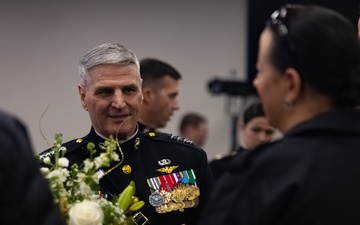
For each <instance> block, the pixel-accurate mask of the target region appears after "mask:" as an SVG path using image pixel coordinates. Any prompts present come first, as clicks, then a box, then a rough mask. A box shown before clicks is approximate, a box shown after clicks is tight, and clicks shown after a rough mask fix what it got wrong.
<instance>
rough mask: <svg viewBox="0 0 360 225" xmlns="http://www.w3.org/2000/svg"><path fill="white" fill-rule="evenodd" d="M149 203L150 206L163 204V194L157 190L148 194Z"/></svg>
mask: <svg viewBox="0 0 360 225" xmlns="http://www.w3.org/2000/svg"><path fill="white" fill-rule="evenodd" d="M149 203H150V205H152V206H155V207H159V206H161V205H163V204H164V196H162V195H161V194H160V192H159V191H158V190H156V191H155V192H154V193H152V194H151V195H150V196H149Z"/></svg>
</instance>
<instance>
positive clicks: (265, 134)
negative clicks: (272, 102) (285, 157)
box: [209, 102, 276, 180]
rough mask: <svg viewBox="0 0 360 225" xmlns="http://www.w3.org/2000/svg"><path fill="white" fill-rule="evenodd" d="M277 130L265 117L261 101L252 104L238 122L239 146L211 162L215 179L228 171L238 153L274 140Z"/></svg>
mask: <svg viewBox="0 0 360 225" xmlns="http://www.w3.org/2000/svg"><path fill="white" fill-rule="evenodd" d="M275 131H276V130H275V128H274V127H272V126H270V124H269V121H268V119H267V118H266V117H265V113H264V110H263V107H262V104H261V103H260V102H254V103H252V104H250V105H249V106H248V107H247V108H246V109H245V111H244V113H243V115H242V117H241V119H240V122H239V123H238V135H239V147H238V148H237V149H235V150H234V151H232V152H231V153H230V154H229V155H227V156H225V157H221V158H218V159H214V160H212V161H211V162H210V164H209V165H210V168H211V171H212V173H213V177H214V180H218V178H219V177H220V176H221V175H222V174H223V173H224V172H225V171H226V168H227V166H228V164H229V162H230V161H231V160H232V159H233V158H234V157H235V156H236V155H238V154H242V153H244V152H246V151H250V150H254V149H256V147H258V146H259V145H262V144H265V143H267V142H270V141H272V140H273V138H274V135H275Z"/></svg>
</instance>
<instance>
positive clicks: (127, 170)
mask: <svg viewBox="0 0 360 225" xmlns="http://www.w3.org/2000/svg"><path fill="white" fill-rule="evenodd" d="M122 171H123V172H124V173H125V174H130V173H131V166H130V165H124V166H123V167H122Z"/></svg>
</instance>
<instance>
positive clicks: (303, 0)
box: [247, 0, 359, 83]
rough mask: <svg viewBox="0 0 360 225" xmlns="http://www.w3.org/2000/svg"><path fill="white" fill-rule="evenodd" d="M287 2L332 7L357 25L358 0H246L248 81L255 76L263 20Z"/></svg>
mask: <svg viewBox="0 0 360 225" xmlns="http://www.w3.org/2000/svg"><path fill="white" fill-rule="evenodd" d="M287 3H299V4H316V5H321V6H326V7H328V8H331V9H334V10H336V11H338V12H340V13H341V14H343V15H344V16H345V17H347V18H348V19H349V20H350V21H351V22H353V24H354V25H355V26H356V27H357V21H358V11H359V10H358V3H359V1H358V0H297V1H296V0H248V12H249V13H248V36H247V39H248V46H247V47H248V52H247V57H248V68H247V74H248V81H249V83H250V82H251V81H252V80H253V79H254V78H255V76H256V67H255V65H256V60H257V52H258V39H259V36H260V33H261V31H262V30H263V28H264V25H265V21H266V20H267V19H268V18H269V17H270V15H271V13H272V12H273V11H275V10H276V9H278V8H279V7H280V6H282V5H284V4H287Z"/></svg>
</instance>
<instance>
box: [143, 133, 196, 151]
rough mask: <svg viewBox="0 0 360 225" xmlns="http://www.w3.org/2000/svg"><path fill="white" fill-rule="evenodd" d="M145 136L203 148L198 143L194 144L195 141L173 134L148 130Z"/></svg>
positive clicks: (155, 139)
mask: <svg viewBox="0 0 360 225" xmlns="http://www.w3.org/2000/svg"><path fill="white" fill-rule="evenodd" d="M145 136H146V137H147V138H149V139H150V140H154V141H163V142H168V143H174V144H181V145H186V146H188V147H191V148H194V149H201V148H199V147H197V146H196V145H194V143H193V141H191V140H189V139H186V138H183V137H180V136H177V135H173V134H167V133H161V132H146V133H145Z"/></svg>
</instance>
